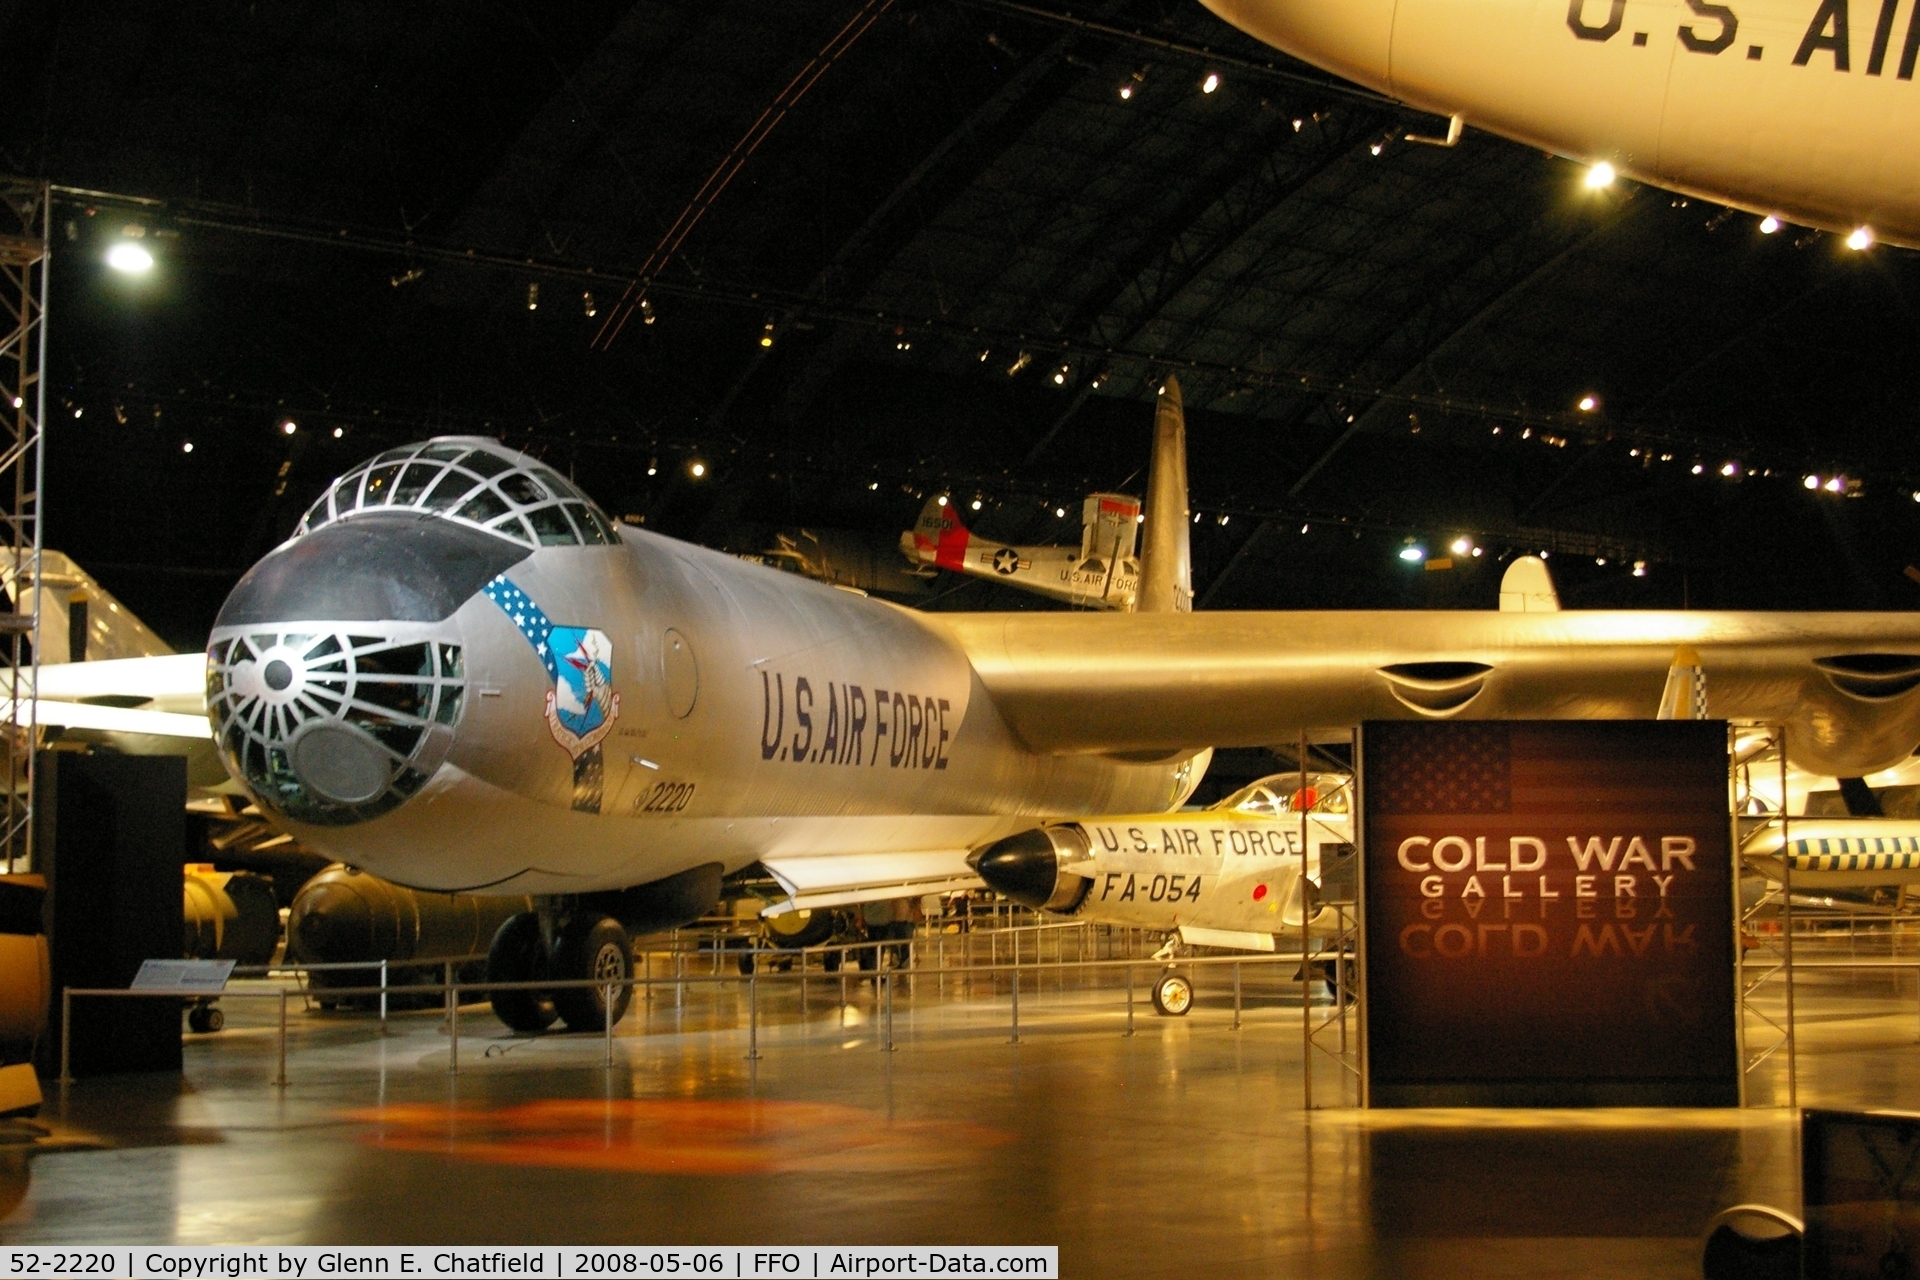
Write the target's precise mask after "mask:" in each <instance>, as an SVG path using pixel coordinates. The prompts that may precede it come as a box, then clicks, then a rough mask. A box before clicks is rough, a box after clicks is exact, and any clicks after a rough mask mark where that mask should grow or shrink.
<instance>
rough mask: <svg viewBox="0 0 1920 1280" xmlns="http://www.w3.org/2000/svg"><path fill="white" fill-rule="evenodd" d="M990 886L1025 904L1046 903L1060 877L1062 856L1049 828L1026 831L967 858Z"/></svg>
mask: <svg viewBox="0 0 1920 1280" xmlns="http://www.w3.org/2000/svg"><path fill="white" fill-rule="evenodd" d="M967 861H968V863H969V864H971V865H972V867H973V869H974V870H975V871H976V872H978V873H979V875H980V878H981V879H982V880H985V881H986V882H987V887H988V888H990V889H992V890H993V891H994V892H996V893H1001V894H1005V895H1006V896H1007V897H1009V898H1011V899H1013V900H1014V901H1015V902H1017V903H1019V904H1020V905H1021V906H1023V907H1045V906H1046V905H1047V903H1048V902H1050V901H1052V899H1053V890H1054V886H1055V885H1056V884H1057V883H1058V882H1059V879H1060V856H1059V855H1058V854H1057V853H1055V852H1054V849H1053V841H1052V840H1049V839H1048V838H1047V833H1046V832H1045V831H1040V830H1034V831H1022V832H1021V833H1020V834H1019V835H1016V836H1008V837H1007V838H1006V839H1005V840H1001V841H999V842H997V843H995V844H990V845H988V846H987V847H986V848H984V849H981V850H978V851H977V852H975V853H974V854H973V855H971V856H970V857H969V858H968V859H967Z"/></svg>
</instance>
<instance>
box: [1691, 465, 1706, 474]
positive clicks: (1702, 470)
mask: <svg viewBox="0 0 1920 1280" xmlns="http://www.w3.org/2000/svg"><path fill="white" fill-rule="evenodd" d="M1705 472H1706V468H1705V467H1703V466H1701V465H1700V464H1699V463H1697V462H1696V463H1694V464H1693V474H1695V475H1702V474H1704V473H1705Z"/></svg>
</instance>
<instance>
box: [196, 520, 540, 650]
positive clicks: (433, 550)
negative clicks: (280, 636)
mask: <svg viewBox="0 0 1920 1280" xmlns="http://www.w3.org/2000/svg"><path fill="white" fill-rule="evenodd" d="M529 551H530V549H529V548H527V547H523V546H520V545H518V544H517V543H513V542H509V541H507V540H506V539H504V538H498V537H495V536H493V535H491V534H488V533H484V532H482V531H480V530H478V529H472V528H468V527H467V526H465V525H461V524H456V523H454V522H452V521H450V520H440V519H436V518H434V517H433V516H430V515H416V514H402V513H399V512H395V513H393V514H387V513H384V512H381V513H375V514H369V515H363V516H360V517H358V518H356V519H353V520H343V521H341V522H339V523H337V524H331V525H328V526H326V527H325V528H321V529H316V530H314V531H313V532H312V533H309V534H306V535H305V536H303V537H300V538H297V539H295V540H294V541H293V542H292V543H290V544H289V545H287V546H285V547H282V548H281V549H280V550H278V551H276V552H274V553H273V554H272V555H270V556H268V557H267V558H266V559H265V560H262V561H261V562H260V563H259V564H257V565H255V566H254V567H253V568H252V570H250V571H249V572H248V573H247V576H246V577H244V578H242V579H240V584H239V585H238V586H236V587H235V588H234V589H233V594H232V595H230V596H228V597H227V602H226V603H225V604H224V605H222V606H221V607H220V616H219V618H218V619H217V620H216V621H215V622H214V627H215V628H216V629H218V628H220V627H239V626H247V627H252V626H261V625H272V624H274V623H281V622H307V621H314V620H326V621H329V622H440V621H443V620H445V619H446V618H448V617H450V616H452V614H453V611H454V610H456V609H458V608H459V607H460V606H461V605H462V604H464V603H465V602H466V601H467V600H468V599H469V598H470V597H471V596H472V595H473V593H474V592H476V591H478V590H479V589H480V588H481V587H483V586H485V585H486V584H487V583H488V582H490V581H491V580H492V579H493V578H494V577H495V576H496V575H498V574H500V573H503V572H505V571H506V570H507V569H510V568H512V567H513V566H514V565H515V564H518V563H519V562H520V561H521V560H522V559H524V558H526V556H527V555H528V554H529Z"/></svg>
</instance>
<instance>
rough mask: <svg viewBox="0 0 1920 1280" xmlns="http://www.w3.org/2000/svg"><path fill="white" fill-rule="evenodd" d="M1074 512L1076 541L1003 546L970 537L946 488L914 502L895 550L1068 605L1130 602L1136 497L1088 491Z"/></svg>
mask: <svg viewBox="0 0 1920 1280" xmlns="http://www.w3.org/2000/svg"><path fill="white" fill-rule="evenodd" d="M975 505H976V506H978V503H976V504H975ZM1080 519H1081V531H1080V545H1079V546H1078V547H1070V546H1039V547H1016V546H1009V545H1007V544H1005V543H1001V542H994V541H991V540H990V539H987V538H981V537H977V536H975V535H974V533H973V532H972V531H971V530H969V529H968V528H967V526H966V525H965V524H964V523H963V522H962V521H961V518H960V513H959V511H957V510H956V509H955V508H954V504H953V503H952V502H951V501H949V499H948V497H947V495H946V494H944V493H942V494H936V495H934V496H933V497H931V498H928V499H927V504H926V506H924V507H922V508H920V518H919V519H918V520H916V521H915V522H914V525H913V528H912V529H909V530H908V531H907V532H905V533H903V534H901V535H900V550H901V552H902V553H904V554H905V555H906V557H907V559H908V560H909V561H911V562H912V563H914V564H916V565H919V566H922V567H923V568H925V569H947V570H950V571H951V572H954V573H961V574H966V575H968V576H970V577H975V578H986V579H988V580H990V581H995V582H1002V583H1005V584H1006V585H1007V586H1010V587H1019V588H1021V589H1022V590H1026V591H1032V592H1035V593H1037V594H1039V595H1043V596H1049V597H1051V598H1053V599H1055V600H1064V601H1066V602H1067V603H1068V604H1078V605H1086V606H1088V607H1090V608H1095V609H1120V610H1128V609H1131V608H1133V605H1134V599H1135V597H1136V595H1137V594H1138V592H1139V588H1140V561H1139V559H1138V558H1137V557H1136V556H1135V555H1134V553H1133V552H1134V545H1135V542H1136V541H1137V539H1138V537H1139V524H1140V500H1139V499H1138V498H1133V497H1129V496H1128V495H1126V494H1124V493H1094V494H1089V495H1087V499H1086V501H1085V502H1084V503H1083V504H1082V505H1081V515H1080Z"/></svg>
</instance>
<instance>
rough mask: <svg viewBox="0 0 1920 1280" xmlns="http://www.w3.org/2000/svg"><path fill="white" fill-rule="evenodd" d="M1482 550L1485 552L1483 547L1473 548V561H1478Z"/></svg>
mask: <svg viewBox="0 0 1920 1280" xmlns="http://www.w3.org/2000/svg"><path fill="white" fill-rule="evenodd" d="M1483 550H1485V548H1483V547H1475V548H1474V549H1473V558H1474V559H1476V560H1478V559H1479V558H1480V554H1481V552H1482V551H1483Z"/></svg>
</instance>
